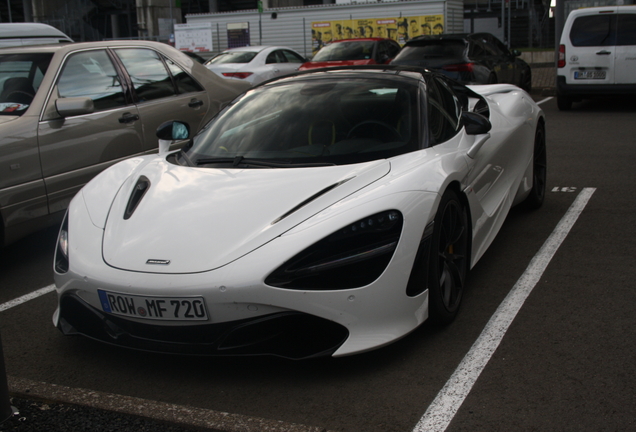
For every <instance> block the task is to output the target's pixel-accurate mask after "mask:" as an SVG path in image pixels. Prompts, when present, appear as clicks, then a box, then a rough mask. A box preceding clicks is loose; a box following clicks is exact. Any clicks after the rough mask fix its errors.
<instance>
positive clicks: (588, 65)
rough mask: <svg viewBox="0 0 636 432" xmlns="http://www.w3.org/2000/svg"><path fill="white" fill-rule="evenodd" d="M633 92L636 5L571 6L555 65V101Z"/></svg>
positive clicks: (564, 103)
mask: <svg viewBox="0 0 636 432" xmlns="http://www.w3.org/2000/svg"><path fill="white" fill-rule="evenodd" d="M630 93H634V94H636V6H634V5H631V6H606V7H592V8H585V9H578V10H574V11H572V12H571V13H570V15H569V16H568V17H567V20H566V22H565V26H564V27H563V34H562V36H561V44H560V46H559V62H558V68H557V103H558V106H559V109H560V110H568V109H570V108H571V107H572V103H573V102H576V101H579V100H581V99H585V98H590V97H595V96H606V95H624V94H630Z"/></svg>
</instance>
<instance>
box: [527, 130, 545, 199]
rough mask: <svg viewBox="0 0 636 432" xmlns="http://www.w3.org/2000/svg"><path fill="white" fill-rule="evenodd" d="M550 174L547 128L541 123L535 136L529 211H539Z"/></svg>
mask: <svg viewBox="0 0 636 432" xmlns="http://www.w3.org/2000/svg"><path fill="white" fill-rule="evenodd" d="M547 172H548V162H547V152H546V145H545V126H544V125H543V124H542V123H539V125H538V126H537V131H536V132H535V134H534V154H533V162H532V189H531V190H530V195H528V197H527V198H526V200H525V202H524V204H525V205H526V207H527V208H529V209H538V208H539V207H541V205H542V204H543V201H544V200H545V187H546V177H547Z"/></svg>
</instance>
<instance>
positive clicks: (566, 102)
mask: <svg viewBox="0 0 636 432" xmlns="http://www.w3.org/2000/svg"><path fill="white" fill-rule="evenodd" d="M557 107H558V108H559V110H561V111H569V110H571V109H572V99H571V98H569V97H567V96H561V95H559V94H557Z"/></svg>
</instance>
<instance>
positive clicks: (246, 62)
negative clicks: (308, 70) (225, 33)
mask: <svg viewBox="0 0 636 432" xmlns="http://www.w3.org/2000/svg"><path fill="white" fill-rule="evenodd" d="M306 61H307V59H305V58H304V57H303V56H302V55H300V54H299V53H298V52H296V51H294V50H293V49H291V48H287V47H284V46H251V47H241V48H231V49H228V50H225V51H223V52H221V53H220V54H218V55H216V56H215V57H213V58H211V59H210V60H208V61H207V62H206V63H205V67H207V68H208V69H210V70H211V71H212V72H214V73H216V74H217V75H219V76H221V77H224V78H232V79H236V80H243V81H246V82H248V83H250V84H251V85H253V86H254V85H256V84H259V83H261V82H263V81H266V80H268V79H271V78H276V77H279V76H283V75H287V74H291V73H294V72H296V71H297V70H298V68H299V67H300V65H302V64H303V63H305V62H306Z"/></svg>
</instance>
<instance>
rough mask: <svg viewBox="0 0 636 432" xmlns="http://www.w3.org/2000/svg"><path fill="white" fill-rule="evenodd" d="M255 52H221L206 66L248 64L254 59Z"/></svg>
mask: <svg viewBox="0 0 636 432" xmlns="http://www.w3.org/2000/svg"><path fill="white" fill-rule="evenodd" d="M256 54H258V53H257V52H251V51H250V52H247V51H229V52H223V53H221V54H219V55H217V56H216V57H214V58H211V59H210V60H208V62H207V63H206V65H219V64H224V63H249V62H251V61H252V59H253V58H254V57H256Z"/></svg>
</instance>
